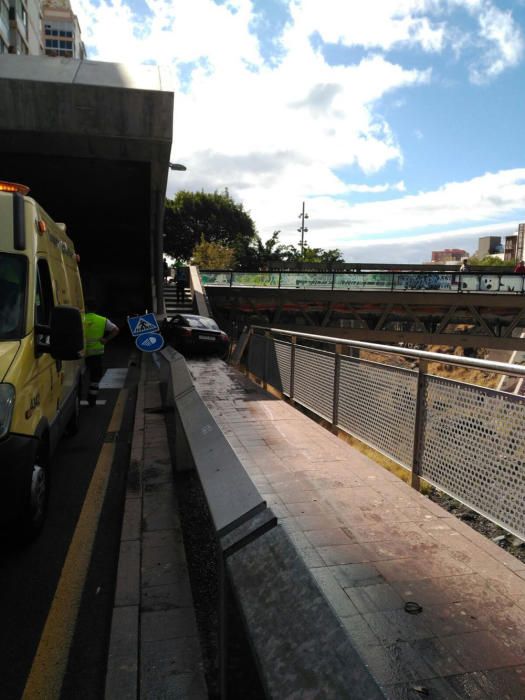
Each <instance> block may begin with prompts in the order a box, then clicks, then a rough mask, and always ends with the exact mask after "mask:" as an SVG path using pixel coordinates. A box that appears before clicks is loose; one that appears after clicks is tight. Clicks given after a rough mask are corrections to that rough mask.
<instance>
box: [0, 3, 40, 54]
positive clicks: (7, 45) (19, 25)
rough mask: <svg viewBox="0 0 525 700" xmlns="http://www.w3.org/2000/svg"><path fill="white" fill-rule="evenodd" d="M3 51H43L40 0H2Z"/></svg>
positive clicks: (0, 41) (0, 28)
mask: <svg viewBox="0 0 525 700" xmlns="http://www.w3.org/2000/svg"><path fill="white" fill-rule="evenodd" d="M2 53H14V54H31V55H38V54H41V53H43V43H42V11H41V8H40V0H0V54H2Z"/></svg>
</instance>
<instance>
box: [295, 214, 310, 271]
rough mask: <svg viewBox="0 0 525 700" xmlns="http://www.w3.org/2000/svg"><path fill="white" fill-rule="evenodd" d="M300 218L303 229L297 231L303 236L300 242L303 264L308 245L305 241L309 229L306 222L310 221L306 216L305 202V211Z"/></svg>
mask: <svg viewBox="0 0 525 700" xmlns="http://www.w3.org/2000/svg"><path fill="white" fill-rule="evenodd" d="M299 218H300V219H301V228H298V229H297V230H298V231H299V233H300V234H301V240H300V241H299V245H300V246H301V262H303V261H304V247H305V245H308V243H307V242H306V241H305V240H304V234H305V233H308V229H307V228H306V227H305V225H304V220H305V219H308V214H305V211H304V202H303V210H302V212H301V213H300V214H299Z"/></svg>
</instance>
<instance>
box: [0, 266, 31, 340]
mask: <svg viewBox="0 0 525 700" xmlns="http://www.w3.org/2000/svg"><path fill="white" fill-rule="evenodd" d="M26 279H27V259H26V258H25V257H24V256H22V255H11V254H9V253H0V340H12V339H15V338H21V337H22V336H23V334H24V318H25V306H26V302H25V299H26Z"/></svg>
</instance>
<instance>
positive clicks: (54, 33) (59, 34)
mask: <svg viewBox="0 0 525 700" xmlns="http://www.w3.org/2000/svg"><path fill="white" fill-rule="evenodd" d="M42 13H43V28H44V34H43V35H44V52H45V54H46V56H63V57H65V58H86V49H85V47H84V43H83V41H82V37H81V33H80V25H79V23H78V19H77V16H76V15H75V14H74V13H73V10H72V9H71V4H70V2H69V0H43V2H42Z"/></svg>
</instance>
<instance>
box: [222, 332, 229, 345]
mask: <svg viewBox="0 0 525 700" xmlns="http://www.w3.org/2000/svg"><path fill="white" fill-rule="evenodd" d="M221 340H225V341H226V342H227V343H228V342H229V341H230V339H229V338H228V336H227V335H226V333H223V332H222V331H221Z"/></svg>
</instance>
